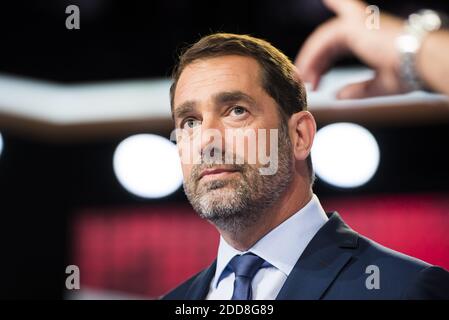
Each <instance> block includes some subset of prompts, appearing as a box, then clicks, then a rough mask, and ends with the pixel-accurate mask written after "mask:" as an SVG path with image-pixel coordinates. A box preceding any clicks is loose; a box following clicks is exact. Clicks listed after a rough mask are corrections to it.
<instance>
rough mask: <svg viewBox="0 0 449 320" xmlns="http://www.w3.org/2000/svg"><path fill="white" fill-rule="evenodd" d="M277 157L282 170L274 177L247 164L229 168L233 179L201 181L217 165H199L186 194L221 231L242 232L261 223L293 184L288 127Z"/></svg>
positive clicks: (281, 132) (281, 134)
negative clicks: (202, 175)
mask: <svg viewBox="0 0 449 320" xmlns="http://www.w3.org/2000/svg"><path fill="white" fill-rule="evenodd" d="M276 156H277V159H276V160H277V161H278V168H277V171H276V172H275V173H274V174H272V175H262V174H260V172H259V167H258V166H256V165H250V164H248V163H246V162H245V163H243V164H241V165H237V164H231V165H226V169H229V170H233V171H236V172H235V173H233V174H232V175H231V176H230V177H224V178H223V179H216V180H210V181H201V180H200V174H201V172H202V171H203V170H205V169H209V168H213V167H214V166H216V164H214V163H208V164H199V165H195V166H193V168H192V172H191V175H190V177H188V178H187V179H185V180H184V191H185V193H186V195H187V198H188V199H189V201H190V203H191V204H192V207H193V208H194V209H195V211H196V212H197V213H198V214H199V216H200V217H201V218H203V219H207V220H209V221H210V222H212V223H213V224H214V225H215V226H216V227H218V228H219V229H220V230H224V231H227V232H231V233H234V234H235V233H238V232H241V231H242V230H245V229H247V228H248V227H250V226H251V225H254V224H256V223H257V222H258V221H261V220H262V219H263V217H264V216H265V214H266V213H267V212H268V210H267V209H269V208H270V207H271V206H272V205H273V204H274V203H275V202H276V201H277V200H278V199H279V198H280V196H281V195H282V194H283V193H284V191H285V190H286V189H287V187H288V186H289V184H290V183H291V181H292V172H293V159H292V147H291V142H290V138H289V136H288V132H287V128H286V126H285V125H284V124H283V125H281V128H280V130H279V138H278V154H277V155H275V156H274V157H276ZM270 161H273V157H271V160H270ZM221 163H224V161H223V162H221ZM221 167H222V166H221Z"/></svg>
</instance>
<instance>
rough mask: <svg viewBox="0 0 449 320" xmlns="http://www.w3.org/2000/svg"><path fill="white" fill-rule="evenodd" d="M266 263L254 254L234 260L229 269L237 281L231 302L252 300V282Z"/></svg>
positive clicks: (247, 254)
mask: <svg viewBox="0 0 449 320" xmlns="http://www.w3.org/2000/svg"><path fill="white" fill-rule="evenodd" d="M264 261H265V260H264V259H262V258H260V257H258V256H256V255H255V254H252V253H246V254H244V255H240V256H235V257H234V258H232V260H231V261H230V262H229V267H230V268H231V269H232V271H234V273H235V280H234V293H233V294H232V298H231V300H252V290H251V282H252V280H253V278H254V276H255V275H256V273H257V271H258V270H259V269H260V267H261V266H262V264H263V263H264Z"/></svg>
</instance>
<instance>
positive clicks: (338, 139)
mask: <svg viewBox="0 0 449 320" xmlns="http://www.w3.org/2000/svg"><path fill="white" fill-rule="evenodd" d="M379 160H380V151H379V146H378V144H377V142H376V139H375V138H374V136H373V135H372V134H371V133H370V132H369V131H368V130H367V129H365V128H363V127H361V126H359V125H356V124H353V123H343V122H342V123H335V124H331V125H328V126H325V127H323V128H321V129H320V130H318V132H317V134H316V137H315V141H314V144H313V147H312V162H313V167H314V169H315V172H316V174H317V175H318V177H320V178H321V179H323V180H324V181H326V182H327V183H329V184H332V185H335V186H337V187H341V188H354V187H358V186H361V185H363V184H365V183H367V182H368V181H369V180H370V179H371V178H372V177H373V175H374V174H375V173H376V170H377V167H378V166H379Z"/></svg>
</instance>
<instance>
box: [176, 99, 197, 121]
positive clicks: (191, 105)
mask: <svg viewBox="0 0 449 320" xmlns="http://www.w3.org/2000/svg"><path fill="white" fill-rule="evenodd" d="M194 110H195V102H194V101H186V102H184V103H182V104H181V105H180V106H179V107H176V108H175V110H174V111H173V118H174V119H176V118H178V119H179V118H182V117H184V116H185V115H187V114H190V113H192V112H193V111H194Z"/></svg>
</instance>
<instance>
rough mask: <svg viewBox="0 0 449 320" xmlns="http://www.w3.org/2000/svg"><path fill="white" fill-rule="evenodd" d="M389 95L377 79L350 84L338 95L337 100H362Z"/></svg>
mask: <svg viewBox="0 0 449 320" xmlns="http://www.w3.org/2000/svg"><path fill="white" fill-rule="evenodd" d="M385 94H387V93H386V92H385V90H383V88H382V86H381V85H380V84H379V81H378V79H377V78H374V79H370V80H366V81H362V82H356V83H351V84H348V85H347V86H345V87H343V88H342V89H340V91H338V93H337V99H362V98H368V97H373V96H379V95H385Z"/></svg>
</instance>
